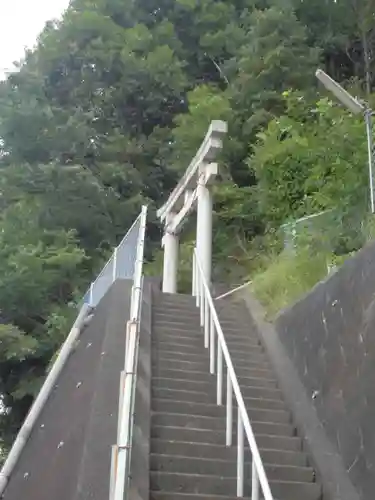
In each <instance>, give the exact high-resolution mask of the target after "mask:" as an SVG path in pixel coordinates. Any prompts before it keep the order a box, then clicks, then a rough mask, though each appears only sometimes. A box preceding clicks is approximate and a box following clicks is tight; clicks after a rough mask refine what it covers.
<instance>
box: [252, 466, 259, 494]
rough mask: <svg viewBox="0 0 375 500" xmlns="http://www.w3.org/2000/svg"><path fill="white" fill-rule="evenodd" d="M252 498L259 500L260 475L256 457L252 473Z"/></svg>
mask: <svg viewBox="0 0 375 500" xmlns="http://www.w3.org/2000/svg"><path fill="white" fill-rule="evenodd" d="M251 500H259V477H258V472H257V467H256V465H255V460H254V458H253V463H252V474H251Z"/></svg>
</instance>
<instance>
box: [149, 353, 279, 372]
mask: <svg viewBox="0 0 375 500" xmlns="http://www.w3.org/2000/svg"><path fill="white" fill-rule="evenodd" d="M151 360H152V366H153V367H154V366H155V367H157V368H161V367H162V368H164V369H169V370H185V371H186V372H189V371H198V372H203V373H209V367H210V364H209V357H208V355H207V360H206V361H204V360H200V361H190V360H185V359H182V358H177V357H175V358H173V356H170V355H165V353H163V352H160V353H154V352H153V353H152V355H151ZM232 362H233V360H232ZM233 364H234V363H233ZM235 367H236V368H235V371H236V376H237V377H238V378H240V377H243V376H245V377H246V376H252V375H253V374H254V373H255V372H256V371H257V370H259V371H258V373H259V374H260V373H261V371H268V375H269V376H272V372H271V371H270V369H269V365H268V363H267V362H266V361H261V360H258V359H257V360H254V359H253V358H251V359H249V360H248V361H247V362H246V361H238V362H236V364H235ZM223 373H224V374H225V373H226V370H223Z"/></svg>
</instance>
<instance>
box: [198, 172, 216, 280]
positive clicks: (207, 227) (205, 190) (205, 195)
mask: <svg viewBox="0 0 375 500" xmlns="http://www.w3.org/2000/svg"><path fill="white" fill-rule="evenodd" d="M217 173H218V166H217V164H216V163H209V164H202V165H201V167H200V171H199V177H198V187H197V255H198V259H199V261H200V263H201V265H202V270H203V273H204V275H205V277H206V281H207V284H208V285H210V284H211V269H212V188H211V184H212V182H213V180H214V179H215V177H216V175H217Z"/></svg>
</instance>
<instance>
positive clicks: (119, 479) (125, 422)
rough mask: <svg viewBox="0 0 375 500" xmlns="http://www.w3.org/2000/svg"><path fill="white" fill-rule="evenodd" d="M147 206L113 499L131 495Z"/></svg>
mask: <svg viewBox="0 0 375 500" xmlns="http://www.w3.org/2000/svg"><path fill="white" fill-rule="evenodd" d="M146 219H147V207H146V206H144V207H142V212H141V215H140V228H139V234H138V240H137V257H136V262H135V266H134V276H133V287H132V293H131V301H130V321H128V323H127V327H126V347H125V368H124V372H123V373H124V375H123V377H122V382H121V388H120V404H119V425H118V432H117V445H116V447H115V448H116V449H115V452H114V453H113V455H112V460H113V463H112V466H113V468H114V472H113V485H111V488H112V489H111V491H110V499H111V500H112V499H113V500H124V498H127V497H128V489H129V478H130V462H131V448H132V436H133V421H134V399H135V398H134V395H135V382H136V372H137V364H138V347H139V327H140V319H141V317H140V316H141V304H142V285H143V260H144V246H145V235H146Z"/></svg>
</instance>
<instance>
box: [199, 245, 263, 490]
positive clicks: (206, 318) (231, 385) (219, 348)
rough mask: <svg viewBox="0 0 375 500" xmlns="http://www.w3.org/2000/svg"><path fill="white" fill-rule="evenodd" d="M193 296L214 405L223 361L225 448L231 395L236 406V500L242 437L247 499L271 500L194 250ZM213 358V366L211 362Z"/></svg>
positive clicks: (230, 420)
mask: <svg viewBox="0 0 375 500" xmlns="http://www.w3.org/2000/svg"><path fill="white" fill-rule="evenodd" d="M192 292H193V296H195V297H196V305H197V307H199V309H200V323H201V326H202V327H203V329H204V347H205V348H206V349H208V350H209V354H210V365H209V370H210V373H211V374H214V373H215V364H216V380H217V382H216V387H217V391H216V403H217V405H218V406H221V405H222V404H223V378H224V375H223V372H224V370H223V368H224V366H223V361H224V362H225V365H226V369H227V376H226V378H227V380H226V445H227V446H231V445H232V433H233V394H234V396H235V400H236V403H237V411H238V415H237V497H243V496H244V481H245V477H244V476H245V465H244V456H245V439H244V438H245V436H246V440H247V442H248V445H249V447H250V453H251V458H252V477H251V500H260V498H262V499H264V500H273V496H272V493H271V489H270V485H269V482H268V479H267V476H266V472H265V469H264V465H263V462H262V459H261V457H260V453H259V449H258V445H257V443H256V440H255V436H254V432H253V429H252V426H251V423H250V420H249V416H248V414H247V410H246V407H245V402H244V399H243V397H242V394H241V389H240V386H239V384H238V380H237V376H236V373H235V370H234V367H233V363H232V359H231V356H230V354H229V350H228V347H227V344H226V341H225V337H224V333H223V330H222V328H221V325H220V321H219V318H218V315H217V312H216V308H215V305H214V301H213V299H212V296H211V292H210V288H209V286H208V284H207V281H206V278H205V276H204V272H203V268H202V264H201V262H200V261H199V258H198V255H197V251H196V249H195V250H194V254H193V290H192ZM215 358H216V363H215Z"/></svg>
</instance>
